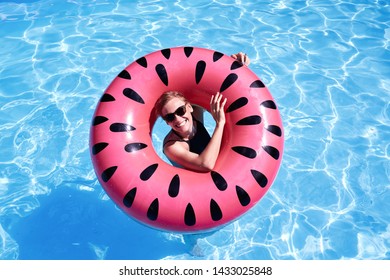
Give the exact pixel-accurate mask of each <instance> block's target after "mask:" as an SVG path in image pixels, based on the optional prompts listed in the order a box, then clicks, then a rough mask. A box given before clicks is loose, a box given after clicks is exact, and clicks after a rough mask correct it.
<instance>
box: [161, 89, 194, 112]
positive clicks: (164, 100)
mask: <svg viewBox="0 0 390 280" xmlns="http://www.w3.org/2000/svg"><path fill="white" fill-rule="evenodd" d="M173 98H179V99H181V100H183V102H184V103H186V104H187V103H189V102H188V100H187V99H186V98H185V97H184V95H183V94H182V93H181V92H179V91H174V90H172V91H167V92H164V93H163V94H162V95H161V96H160V97H159V98H158V99H157V101H156V104H155V105H154V110H155V113H156V115H157V116H161V111H162V108H163V107H164V106H165V104H167V103H168V101H169V100H172V99H173Z"/></svg>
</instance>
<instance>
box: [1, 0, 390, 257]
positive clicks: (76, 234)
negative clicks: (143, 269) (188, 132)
mask: <svg viewBox="0 0 390 280" xmlns="http://www.w3.org/2000/svg"><path fill="white" fill-rule="evenodd" d="M389 14H390V5H389V2H388V1H380V0H378V1H368V0H365V1H364V0H359V1H352V0H351V1H348V0H343V1H342V0H326V1H321V0H320V1H293V0H284V1H283V0H280V1H255V0H251V1H245V0H242V1H227V0H214V1H206V0H201V1H184V0H181V1H180V0H177V1H159V0H153V1H124V0H122V1H119V0H118V1H100V0H97V1H93V2H91V1H78V0H74V1H71V0H69V1H54V0H37V1H2V2H1V3H0V21H1V23H0V24H1V28H0V41H1V44H0V57H1V63H0V147H1V150H0V259H390V252H389V248H390V226H389V223H390V211H389V209H390V180H389V177H390V161H389V157H390V145H389V143H390V142H389V139H390V79H389V77H390V52H389V48H390V46H389V40H390V17H389ZM174 46H197V47H204V48H210V49H214V50H218V51H221V52H224V53H226V54H232V53H236V52H238V51H244V52H246V53H247V54H248V55H249V57H250V58H251V61H252V62H251V65H250V68H251V69H252V70H253V71H254V72H255V73H256V74H257V75H258V76H259V77H260V78H261V79H262V81H263V82H264V83H265V84H266V85H267V87H268V88H269V90H270V91H271V93H272V94H273V97H274V99H275V101H276V103H277V104H278V106H279V109H280V112H281V115H282V118H283V122H284V129H285V131H284V133H285V151H284V155H283V161H282V165H281V168H280V170H279V173H278V176H277V178H276V180H275V182H274V184H273V186H272V187H271V189H270V191H269V192H268V193H267V194H266V195H265V197H264V198H263V199H262V200H261V201H260V202H259V203H258V204H257V205H256V206H255V207H254V208H252V209H251V210H250V211H249V212H248V213H247V214H245V215H244V216H243V217H241V218H240V219H238V220H237V221H235V222H234V223H231V224H229V225H227V226H226V227H224V228H222V229H219V230H217V231H215V232H213V233H209V234H198V235H181V234H177V233H169V232H162V231H158V230H155V229H151V228H148V227H145V226H143V225H141V224H139V223H137V222H135V221H134V220H133V219H131V218H130V217H128V216H126V215H125V214H124V213H123V212H122V211H121V210H119V209H118V207H117V206H115V204H114V203H113V202H112V201H111V200H110V199H109V198H108V197H107V195H106V194H105V192H104V191H103V189H102V187H101V186H100V184H99V182H98V181H97V178H96V176H95V173H94V170H93V167H92V163H91V159H90V155H89V147H88V145H89V143H88V141H89V127H90V124H91V119H92V115H93V112H94V109H95V106H96V104H97V102H98V100H99V98H100V97H101V95H102V94H103V92H104V90H105V88H106V87H107V86H108V85H109V83H110V82H111V81H112V80H113V79H114V77H116V75H117V74H118V73H119V72H120V71H121V70H122V69H123V68H124V67H125V66H126V65H128V64H130V63H131V62H132V61H134V60H135V59H137V58H139V57H141V56H143V55H146V54H148V53H150V52H152V51H156V50H159V49H163V48H169V47H174ZM206 125H207V126H208V128H211V129H212V123H210V120H209V119H208V120H207V122H206ZM166 131H167V128H166V126H165V125H164V123H163V122H162V121H161V120H159V121H157V124H156V126H155V129H154V132H153V139H154V143H155V147H156V150H157V151H159V153H160V154H161V141H162V139H163V137H164V135H165V133H166ZM161 156H162V155H161Z"/></svg>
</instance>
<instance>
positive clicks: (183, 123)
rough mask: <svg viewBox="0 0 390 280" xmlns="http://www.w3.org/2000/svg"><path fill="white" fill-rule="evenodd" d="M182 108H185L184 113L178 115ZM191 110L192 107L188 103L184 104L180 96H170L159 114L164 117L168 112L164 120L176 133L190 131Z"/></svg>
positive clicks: (191, 122) (191, 123) (191, 121)
mask: <svg viewBox="0 0 390 280" xmlns="http://www.w3.org/2000/svg"><path fill="white" fill-rule="evenodd" d="M183 106H184V107H183ZM183 109H185V113H184V114H183V115H182V116H180V115H181V113H183ZM192 111H193V108H192V106H191V105H190V104H188V103H187V104H186V103H185V102H184V101H183V100H181V99H180V98H172V99H171V100H169V101H168V102H167V103H166V104H165V105H164V106H163V108H162V110H161V116H162V117H163V118H164V117H166V116H167V115H168V114H170V116H168V118H167V119H168V120H167V119H166V120H165V121H166V123H167V124H168V125H169V126H170V127H172V129H174V130H175V131H177V132H178V133H184V134H185V133H188V132H191V130H192V127H193V120H192V115H191V113H192Z"/></svg>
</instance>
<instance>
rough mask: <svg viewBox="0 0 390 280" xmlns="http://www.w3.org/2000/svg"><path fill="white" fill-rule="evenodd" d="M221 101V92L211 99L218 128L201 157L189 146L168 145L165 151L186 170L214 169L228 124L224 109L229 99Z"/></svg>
mask: <svg viewBox="0 0 390 280" xmlns="http://www.w3.org/2000/svg"><path fill="white" fill-rule="evenodd" d="M221 100H222V95H221V94H220V93H219V92H218V93H217V94H216V95H215V96H212V97H211V101H210V113H211V115H212V116H213V118H214V120H215V122H216V126H215V129H214V132H213V134H212V136H211V139H210V142H209V143H208V144H207V146H206V148H205V149H204V150H203V152H202V153H200V154H199V155H198V154H196V153H193V152H191V151H189V149H188V147H187V145H185V144H184V143H183V142H179V141H177V142H175V143H173V144H172V145H167V146H166V147H165V150H164V152H165V154H166V155H167V156H168V157H169V158H170V159H171V160H173V161H174V162H176V163H178V164H180V165H181V166H183V167H184V168H187V169H190V170H193V171H198V172H208V171H211V170H212V169H213V168H214V166H215V163H216V161H217V158H218V155H219V151H220V148H221V142H222V136H223V129H224V126H225V122H226V119H225V111H224V107H225V104H226V100H227V99H226V98H225V99H224V100H223V101H222V103H221Z"/></svg>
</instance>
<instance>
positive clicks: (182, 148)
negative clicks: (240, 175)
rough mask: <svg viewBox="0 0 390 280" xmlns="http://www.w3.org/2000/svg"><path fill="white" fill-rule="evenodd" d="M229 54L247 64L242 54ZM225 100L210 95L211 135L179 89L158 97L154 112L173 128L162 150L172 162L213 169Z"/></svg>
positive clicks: (202, 168) (192, 167)
mask: <svg viewBox="0 0 390 280" xmlns="http://www.w3.org/2000/svg"><path fill="white" fill-rule="evenodd" d="M232 57H233V58H235V59H236V60H238V61H240V62H241V63H242V64H243V65H249V63H250V61H249V58H248V57H247V55H246V54H244V53H241V52H240V53H238V54H234V55H232ZM226 101H227V99H226V98H223V96H222V94H220V93H219V92H217V93H216V94H215V96H214V95H212V96H211V100H210V113H211V115H212V117H213V118H214V120H215V123H216V125H215V129H214V132H213V134H212V136H211V137H210V135H209V134H208V132H207V130H206V129H205V127H204V125H203V123H202V115H201V114H200V115H199V114H196V113H197V112H198V113H199V111H198V110H199V109H198V108H195V107H194V106H193V105H191V104H190V103H189V102H188V100H187V99H186V98H185V97H184V96H183V95H182V94H181V93H180V92H177V91H169V92H166V93H164V94H163V95H162V96H161V97H160V98H159V99H158V100H157V102H156V105H155V109H156V113H157V115H159V116H161V117H162V118H163V119H164V120H165V122H166V123H167V124H168V125H169V126H170V127H171V128H172V130H171V131H170V132H169V133H168V134H167V136H166V137H165V139H164V142H163V150H164V154H165V155H166V156H167V157H168V158H169V160H170V161H171V162H172V163H173V164H174V165H176V166H180V167H183V168H185V169H189V170H192V171H197V172H208V171H210V170H212V169H213V168H214V166H215V163H216V161H217V158H218V155H219V150H220V148H221V141H222V135H223V129H224V126H225V122H226V119H225V111H224V108H225V104H226ZM195 116H197V117H195Z"/></svg>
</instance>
